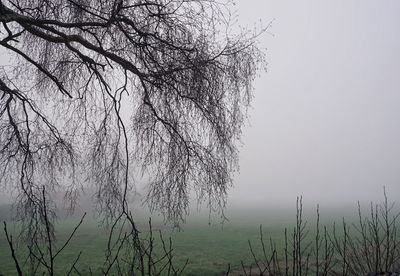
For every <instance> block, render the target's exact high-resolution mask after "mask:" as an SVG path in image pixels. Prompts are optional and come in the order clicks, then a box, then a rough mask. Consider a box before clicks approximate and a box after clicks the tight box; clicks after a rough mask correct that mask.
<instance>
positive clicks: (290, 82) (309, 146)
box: [230, 0, 400, 205]
mask: <svg viewBox="0 0 400 276" xmlns="http://www.w3.org/2000/svg"><path fill="white" fill-rule="evenodd" d="M236 8H237V12H238V14H239V23H240V24H242V25H244V26H248V27H251V26H253V25H254V24H253V23H252V22H254V21H255V19H257V18H259V19H261V21H262V23H263V25H267V24H268V23H269V22H270V21H272V20H273V22H272V27H271V28H270V29H269V32H270V33H271V34H270V35H269V34H264V35H262V36H261V37H260V43H261V45H262V46H263V47H266V48H267V60H268V63H269V65H268V73H266V74H261V76H260V77H259V78H258V79H257V80H256V82H255V86H254V87H255V98H254V101H253V108H252V110H250V112H249V114H250V120H249V123H248V125H247V126H246V127H245V129H244V131H243V140H242V141H243V147H242V149H241V155H240V158H241V159H240V164H241V171H240V174H239V175H237V176H236V178H235V188H234V189H233V190H232V191H231V194H230V200H231V202H241V203H244V204H259V203H268V202H269V203H278V202H281V203H286V202H291V203H294V202H295V198H296V196H297V195H303V196H304V200H305V201H306V202H320V203H324V202H325V203H342V202H346V203H350V202H351V203H355V201H357V200H362V201H369V200H378V201H381V199H382V198H383V196H382V194H383V188H382V187H383V186H386V189H387V193H388V196H389V199H392V200H396V199H397V198H398V196H399V195H400V185H399V184H400V144H399V141H400V120H399V118H400V75H399V72H400V70H399V68H400V2H399V1H369V0H367V1H364V0H363V1H319V0H307V1H273V0H264V1H255V0H253V1H244V0H242V1H238V2H237V6H236ZM252 24H253V25H252ZM257 24H259V23H258V22H256V24H255V25H257ZM292 205H293V204H292Z"/></svg>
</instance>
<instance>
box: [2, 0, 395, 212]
mask: <svg viewBox="0 0 400 276" xmlns="http://www.w3.org/2000/svg"><path fill="white" fill-rule="evenodd" d="M235 9H236V12H237V15H238V21H237V24H238V26H243V27H247V28H256V29H260V28H261V26H267V25H268V24H269V23H270V22H272V25H271V27H270V28H269V29H268V30H267V32H266V33H264V34H262V35H261V36H260V38H259V41H260V46H261V47H263V48H266V53H267V61H268V70H267V72H260V73H259V77H258V78H257V79H256V81H255V83H254V94H255V98H254V101H253V104H252V108H251V109H250V110H249V119H248V121H247V122H246V126H245V128H244V129H243V137H242V141H241V146H240V151H241V154H240V173H237V174H236V175H235V180H234V187H233V188H232V189H231V190H230V192H229V199H228V200H229V204H228V208H229V206H237V205H247V206H254V205H263V204H274V205H278V204H291V205H290V206H292V205H293V204H294V203H295V200H296V196H298V195H303V197H304V200H305V202H309V203H315V202H319V203H326V204H328V203H329V204H338V203H349V202H355V201H357V200H362V201H369V200H380V199H382V193H383V188H382V187H383V186H386V189H387V192H388V196H389V199H393V200H395V199H396V198H397V197H398V196H399V195H400V185H399V184H400V143H399V141H400V108H399V106H400V76H399V68H400V52H399V49H400V28H399V26H400V16H398V15H399V14H400V2H399V1H369V0H368V1H367V0H363V1H344V0H343V1H321V0H314V1H282V0H280V1H272V0H238V1H237V4H236V5H235ZM2 55H3V54H2ZM5 60H6V59H5V57H4V56H3V57H2V58H1V61H2V62H3V63H4V62H5ZM5 198H8V196H7V195H5V194H4V193H0V201H4V200H5Z"/></svg>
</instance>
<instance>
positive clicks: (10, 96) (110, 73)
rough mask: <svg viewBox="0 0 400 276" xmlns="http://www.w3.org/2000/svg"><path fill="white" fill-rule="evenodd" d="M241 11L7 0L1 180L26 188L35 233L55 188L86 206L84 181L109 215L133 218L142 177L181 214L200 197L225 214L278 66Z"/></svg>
mask: <svg viewBox="0 0 400 276" xmlns="http://www.w3.org/2000/svg"><path fill="white" fill-rule="evenodd" d="M231 18H232V17H231V14H230V4H229V3H227V4H221V3H219V2H217V1H214V0H115V1H104V0H0V21H1V27H0V32H1V40H0V46H1V47H2V48H3V49H4V50H5V51H7V53H9V54H12V57H13V62H12V66H11V65H8V66H2V67H1V70H0V91H1V96H0V164H1V166H0V169H1V172H0V182H1V184H2V185H6V186H7V185H8V186H9V187H11V188H13V189H16V190H17V191H18V199H17V202H18V205H17V206H18V211H19V214H20V217H21V218H24V219H25V220H24V221H25V223H26V225H27V226H29V227H25V229H27V231H28V232H29V233H28V234H29V235H28V236H29V237H32V236H34V235H36V234H38V233H42V232H43V231H38V230H40V228H41V227H42V228H43V227H45V226H44V225H43V223H42V224H41V223H40V222H41V221H43V218H44V214H45V213H46V216H50V217H51V216H52V208H51V206H53V205H54V203H53V205H52V203H51V199H52V194H53V193H54V192H55V191H57V190H58V189H59V188H60V187H63V188H64V189H66V190H67V193H66V197H67V199H68V200H69V202H70V203H71V206H72V207H73V206H74V204H75V200H76V198H77V196H78V194H79V189H80V187H81V185H82V183H84V182H85V181H86V182H87V183H92V184H93V185H95V187H96V195H95V198H96V200H97V202H98V206H99V209H100V211H101V212H102V213H103V214H105V215H106V216H107V217H110V218H118V217H120V215H121V214H122V215H125V216H128V217H129V210H128V204H127V202H128V201H127V196H128V194H129V192H130V190H132V189H133V188H134V183H135V179H136V178H135V177H134V174H133V173H132V172H133V171H134V172H140V174H137V175H139V176H140V175H141V176H142V177H143V176H144V178H145V179H146V180H148V194H147V202H148V204H149V206H150V208H151V209H152V210H158V211H161V212H163V213H164V215H165V216H166V218H167V219H169V220H172V221H179V220H180V219H182V218H183V217H184V215H185V214H186V212H187V209H188V204H189V194H190V193H191V192H195V194H196V195H197V199H198V200H199V201H206V202H207V204H208V205H209V207H210V208H215V207H218V208H223V206H224V204H225V200H226V194H227V189H228V188H229V186H230V185H231V182H232V172H233V171H235V170H236V169H237V164H238V163H237V161H238V160H237V159H238V150H237V146H236V144H237V141H238V139H239V137H240V134H241V127H242V125H243V120H244V118H245V116H246V109H247V107H248V106H249V104H250V101H251V98H252V93H251V91H252V89H251V88H252V87H251V83H252V80H253V79H254V77H255V76H256V73H257V70H258V69H259V68H260V67H262V66H264V65H265V60H264V55H263V53H262V51H260V50H259V48H258V47H257V46H256V45H255V42H256V37H257V36H256V35H255V34H254V33H252V32H246V31H242V32H240V33H239V34H236V35H233V34H231V28H230V26H231ZM261 32H262V30H261ZM135 175H136V174H135ZM43 191H46V196H43ZM43 198H46V199H47V200H48V202H43ZM44 206H47V209H48V210H46V212H45V211H44ZM130 218H131V217H130ZM132 225H133V221H132Z"/></svg>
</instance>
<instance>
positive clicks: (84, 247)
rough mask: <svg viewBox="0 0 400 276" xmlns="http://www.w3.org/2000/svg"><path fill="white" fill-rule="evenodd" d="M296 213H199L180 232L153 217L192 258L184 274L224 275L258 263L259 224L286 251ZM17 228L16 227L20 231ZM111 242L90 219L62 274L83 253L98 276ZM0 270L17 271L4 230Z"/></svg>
mask: <svg viewBox="0 0 400 276" xmlns="http://www.w3.org/2000/svg"><path fill="white" fill-rule="evenodd" d="M294 214H295V212H293V210H292V211H281V210H279V209H276V210H240V211H231V212H230V213H228V217H229V218H230V220H229V221H228V222H225V223H224V224H221V223H219V219H213V220H212V222H213V223H212V224H211V225H209V223H208V217H207V216H204V215H194V216H191V217H189V219H188V221H187V223H186V224H184V225H182V230H180V231H179V230H177V229H171V227H170V226H168V225H165V224H164V223H163V222H162V219H160V218H158V217H156V218H154V219H153V223H152V225H153V232H154V237H155V238H156V241H158V243H157V244H160V242H159V238H158V230H161V231H162V234H163V236H164V238H165V239H166V240H167V239H168V238H169V237H171V238H172V241H173V252H174V253H173V254H174V256H175V257H174V260H175V264H176V265H177V266H178V267H181V266H183V265H184V264H185V262H186V260H187V259H188V260H189V262H188V265H187V267H186V269H185V273H184V275H221V274H222V273H223V272H226V270H227V268H228V264H230V266H231V271H239V270H240V269H241V261H243V262H244V263H245V264H251V263H252V262H253V258H252V256H251V253H250V251H249V245H248V241H249V240H250V242H251V243H252V245H253V246H254V247H253V248H254V251H255V252H257V254H261V252H262V251H261V244H260V242H259V241H260V232H259V226H260V225H261V224H262V225H263V233H264V239H266V240H267V241H268V239H269V237H271V238H272V239H273V240H274V242H275V243H276V246H277V248H280V249H282V248H283V247H284V228H285V227H287V228H288V229H289V231H290V230H291V229H292V227H293V226H294V223H295V216H294ZM341 214H342V213H341ZM306 215H307V214H306ZM309 215H310V217H312V216H313V215H314V212H312V213H311V212H310V214H309ZM339 217H340V215H338V214H336V213H335V212H333V213H331V214H330V216H328V217H325V218H324V219H326V222H327V223H329V224H330V222H332V220H333V218H335V219H337V218H339ZM78 221H79V220H78V219H68V220H64V221H61V222H59V224H58V225H57V228H56V229H57V233H56V236H57V239H58V244H62V243H63V242H64V241H65V240H66V239H67V237H68V235H69V233H70V232H71V231H72V230H73V228H74V226H75V225H76V224H77V223H78ZM138 221H139V223H138V226H139V228H140V229H142V230H143V232H146V230H148V223H147V219H146V218H145V215H143V214H142V215H141V216H140V217H139V218H138ZM309 222H310V224H311V225H313V223H314V221H313V219H312V218H311V219H309ZM322 223H324V221H322ZM10 227H11V225H10ZM11 229H12V227H11ZM311 230H312V229H311ZM16 231H17V230H16V229H15V228H14V230H13V232H14V234H15V233H16ZM106 244H107V235H106V232H105V231H104V229H103V228H102V227H101V226H99V225H98V223H96V221H95V220H94V219H93V218H90V217H89V218H87V219H86V220H85V221H84V223H83V224H82V225H81V227H80V228H79V229H78V231H77V233H76V234H75V236H74V238H73V240H72V241H71V243H70V244H69V246H68V247H67V248H66V249H65V250H64V251H63V253H62V255H60V256H59V258H58V261H56V268H57V273H56V274H57V275H65V274H66V272H67V271H68V270H69V268H70V264H71V263H72V262H73V261H74V259H75V258H76V256H77V254H78V253H79V252H80V251H82V255H81V257H80V260H79V262H78V266H77V267H78V268H80V270H81V271H82V272H83V274H84V275H85V274H86V275H88V274H89V271H88V267H91V269H92V271H93V273H94V275H100V274H101V273H100V268H101V267H102V265H103V262H104V259H105V258H104V256H105V253H104V250H105V248H106ZM268 244H269V243H268ZM157 250H160V248H158V249H157ZM23 251H24V250H23V245H22V246H21V247H20V248H19V249H18V253H19V254H20V256H23V255H24V252H23ZM22 259H23V258H21V260H22ZM96 272H97V273H96ZM0 273H2V274H4V275H16V273H15V267H14V263H13V261H12V259H11V254H10V250H9V248H8V245H7V242H6V239H5V235H4V232H1V233H0Z"/></svg>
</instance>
